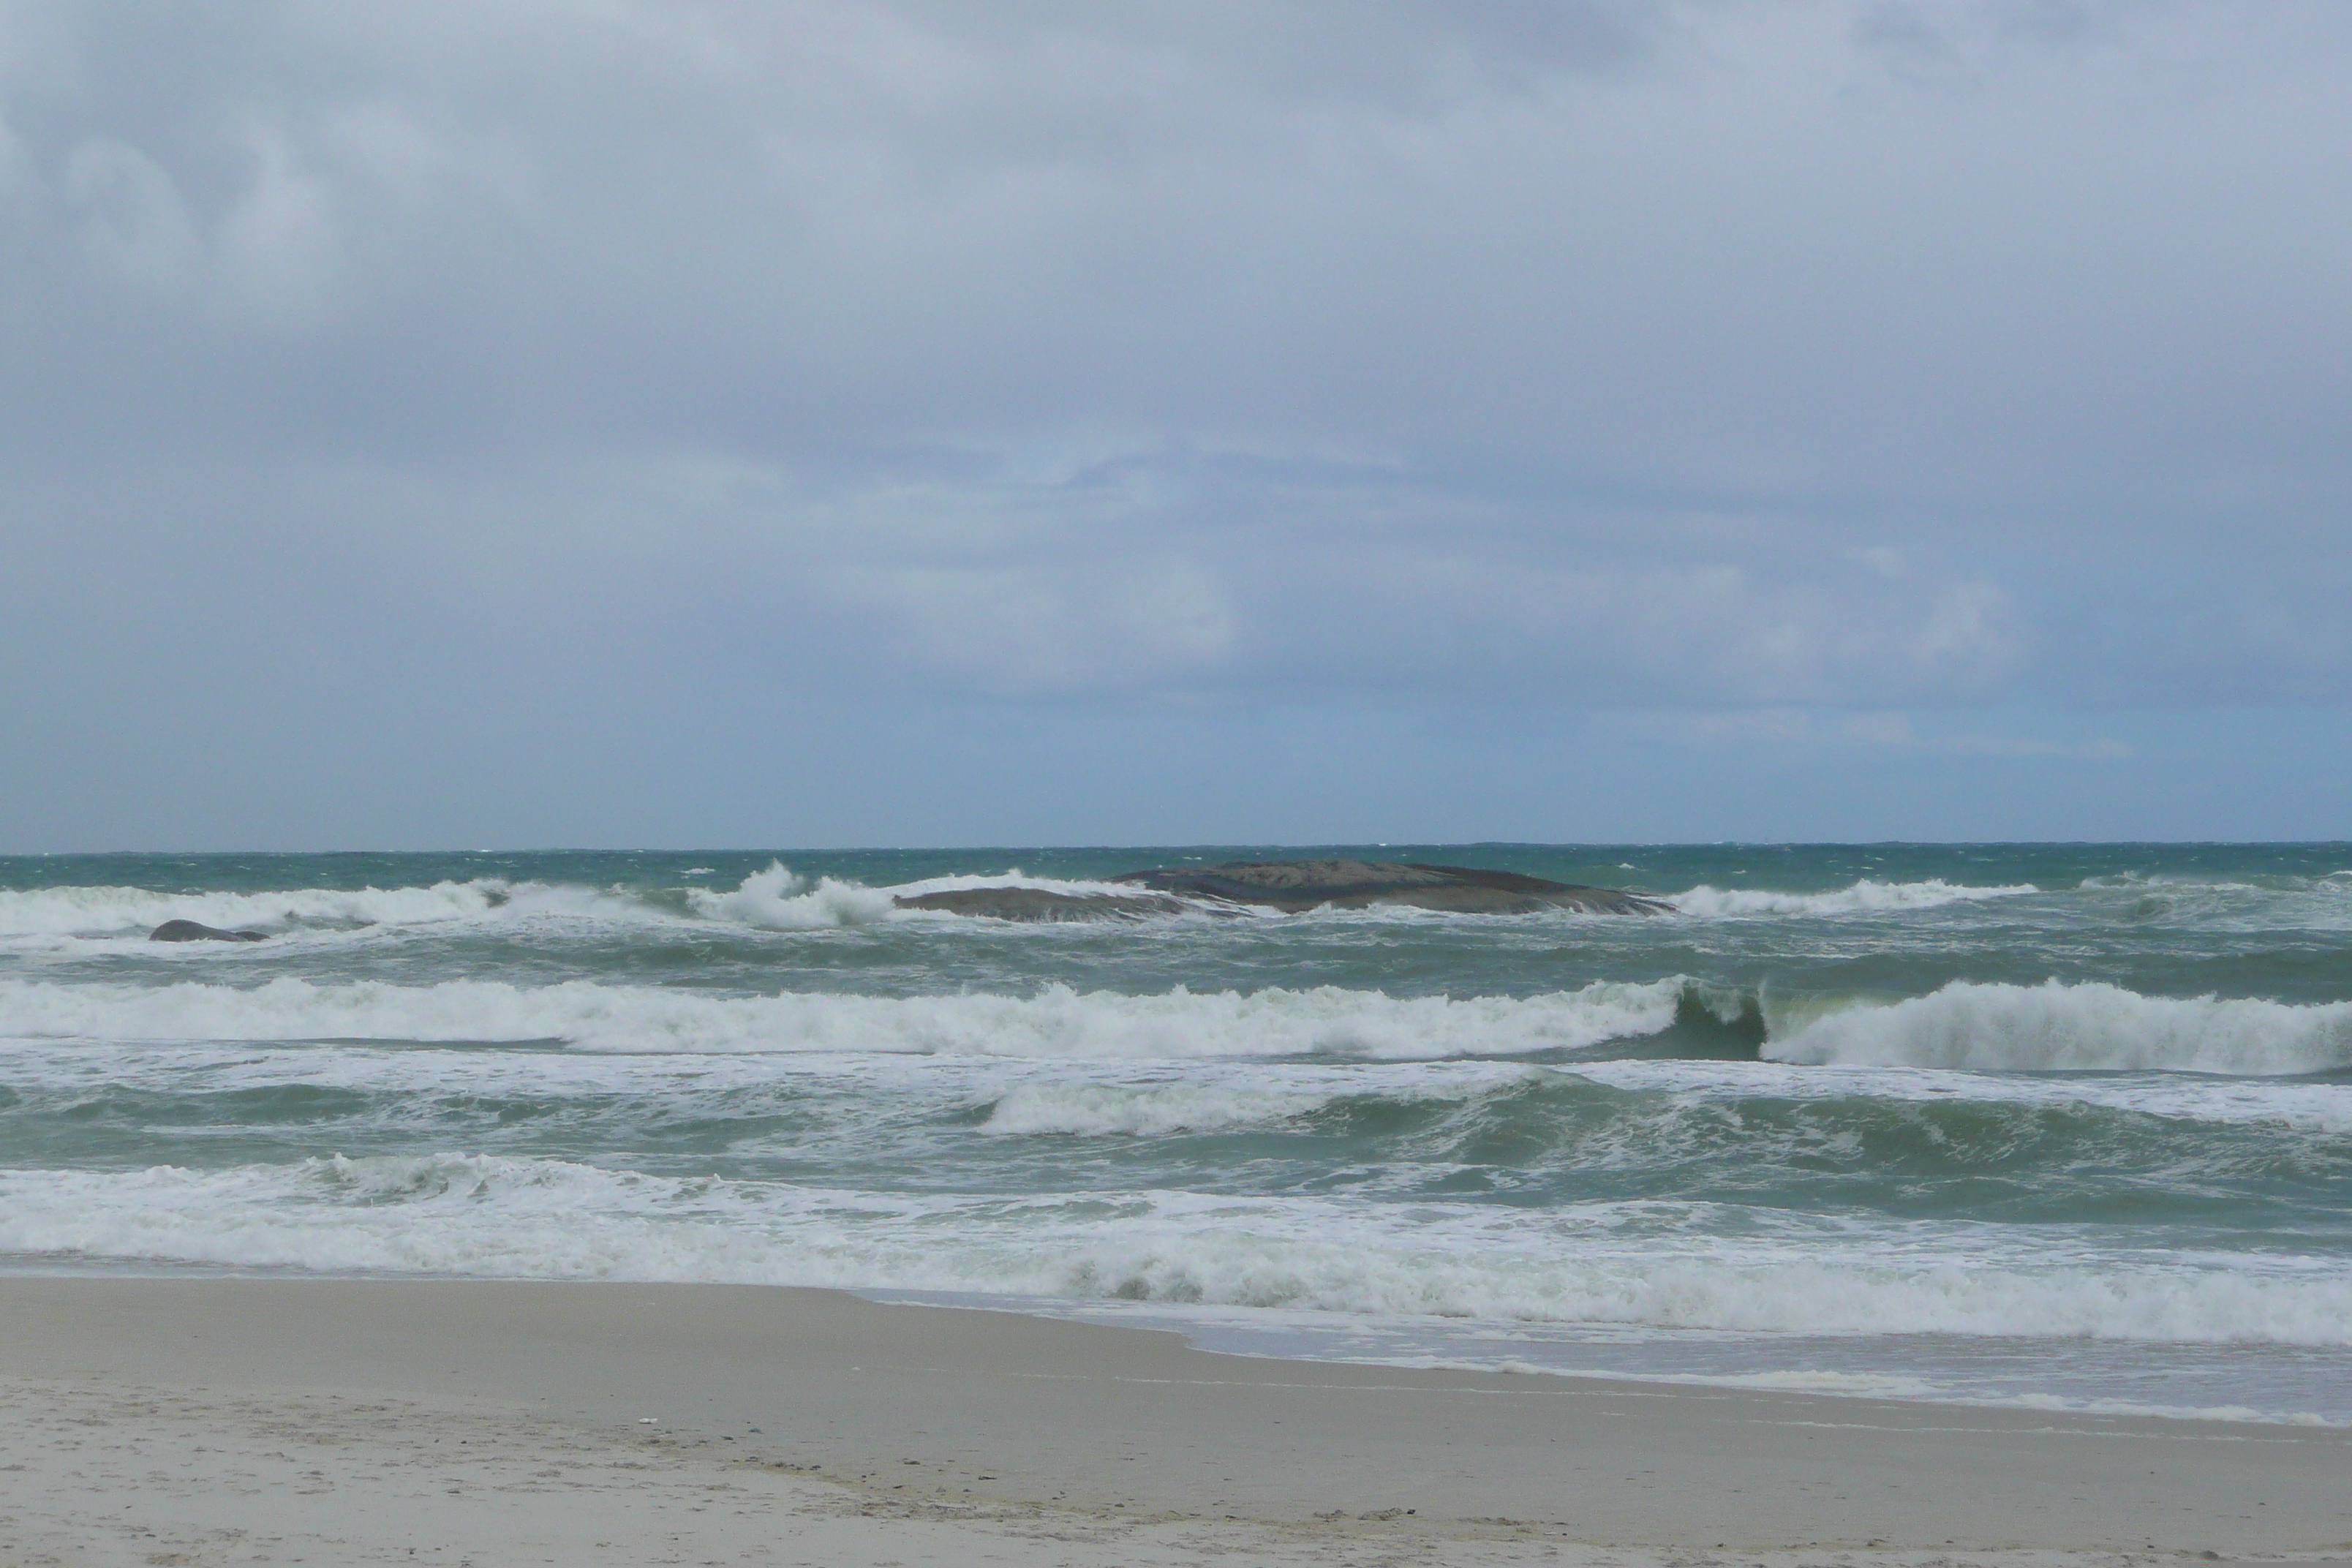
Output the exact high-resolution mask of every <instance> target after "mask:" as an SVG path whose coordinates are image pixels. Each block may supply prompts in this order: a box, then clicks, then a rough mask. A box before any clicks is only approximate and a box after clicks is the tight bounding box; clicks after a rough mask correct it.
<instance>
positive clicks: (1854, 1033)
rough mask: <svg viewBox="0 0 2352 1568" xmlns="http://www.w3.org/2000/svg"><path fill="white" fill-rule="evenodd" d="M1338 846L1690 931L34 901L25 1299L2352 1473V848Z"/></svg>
mask: <svg viewBox="0 0 2352 1568" xmlns="http://www.w3.org/2000/svg"><path fill="white" fill-rule="evenodd" d="M1312 852H1314V853H1331V852H1339V853H1347V854H1352V855H1356V856H1360V857H1363V858H1391V859H1416V860H1434V861H1444V862H1450V863H1455V864H1468V865H1483V866H1493V867H1499V868H1508V869H1512V870H1518V871H1525V872H1530V873H1533V874H1536V875H1540V876H1548V877H1555V878H1559V879H1563V880H1569V881H1578V882H1589V883H1598V884H1602V885H1608V886H1619V887H1626V888H1631V889H1637V890H1640V891H1643V892H1647V893H1653V894H1658V895H1663V896H1664V897H1666V898H1668V899H1670V900H1674V901H1675V903H1676V904H1677V905H1678V906H1679V907H1680V910H1681V911H1682V912H1680V913H1678V914H1676V915H1674V916H1671V917H1666V918H1662V919H1655V920H1640V919H1629V918H1622V917H1597V916H1580V915H1573V914H1566V913H1553V914H1545V915H1530V916H1509V917H1494V916H1449V915H1436V914H1427V913H1420V912H1416V911H1411V910H1356V911H1319V912H1316V913H1311V914H1306V915H1296V916H1275V915H1265V916H1254V917H1244V918H1238V919H1235V918H1222V917H1219V916H1215V915H1212V914H1209V913H1205V912H1204V913H1201V914H1192V915H1181V916H1175V917H1167V918H1160V919H1154V920H1149V921H1139V922H1134V923H1127V924H1114V925H1063V926H1023V925H1012V924H1005V923H1001V922H997V921H984V920H973V919H968V918H964V917H958V916H952V915H935V914H908V913H906V912H903V911H894V910H892V908H891V906H890V901H889V895H890V893H891V891H893V890H901V891H903V890H907V889H908V888H910V887H914V888H929V887H937V886H941V885H953V879H959V878H977V879H989V880H993V879H999V878H1001V877H1003V875H1005V874H1007V873H1010V872H1013V871H1015V870H1016V869H1017V871H1018V872H1019V874H1021V875H1022V876H1024V877H1025V878H1027V879H1031V880H1034V881H1039V882H1044V883H1047V884H1051V885H1070V886H1076V887H1085V886H1087V885H1089V884H1090V883H1092V882H1093V881H1094V880H1095V879H1101V878H1104V877H1108V876H1110V875H1114V874H1116V873H1118V872H1121V871H1126V870H1131V869H1136V868H1142V867H1148V866H1154V865H1173V864H1185V863H1200V862H1206V861H1212V860H1216V859H1223V858H1245V857H1265V858H1271V857H1273V856H1275V855H1283V856H1289V855H1296V854H1299V853H1303V852H1302V851H1298V850H1295V849H1294V850H1282V851H1275V850H1267V849H1264V848H1262V847H1246V846H1235V847H1213V848H1185V849H1155V848H1148V847H1147V848H1124V849H1116V848H1115V849H1099V850H1097V849H1084V850H1081V849H999V850H971V851H921V852H863V853H856V854H845V853H826V854H816V853H810V854H798V853H782V854H778V853H772V852H766V851H762V852H760V853H756V854H735V853H730V854H718V853H702V854H692V855H670V854H562V853H555V854H518V855H499V854H483V855H383V856H356V855H354V856H268V857H215V856H203V857H145V856H106V857H46V858H16V859H0V1253H5V1255H6V1256H7V1258H9V1259H10V1260H12V1261H13V1263H14V1264H15V1265H16V1267H20V1268H124V1267H131V1268H235V1269H246V1270H251V1269H308V1270H326V1271H335V1272H354V1271H357V1272H386V1273H439V1274H452V1273H454V1274H469V1275H506V1276H544V1277H565V1278H622V1279H730V1280H747V1281H774V1282H782V1283H808V1284H827V1285H841V1286H847V1287H850V1288H854V1289H864V1290H867V1291H870V1292H874V1293H877V1294H881V1295H901V1296H916V1297H920V1298H924V1299H944V1300H971V1301H990V1302H997V1303H1005V1302H1010V1303H1012V1304H1015V1305H1018V1306H1021V1307H1023V1308H1024V1309H1026V1310H1040V1311H1053V1312H1063V1313H1077V1314H1083V1315H1108V1316H1111V1317H1115V1318H1119V1319H1123V1320H1141V1321H1153V1322H1160V1323H1170V1322H1172V1323H1175V1324H1177V1325H1179V1326H1182V1327H1185V1328H1187V1329H1189V1330H1190V1331H1192V1332H1193V1333H1194V1334H1195V1335H1196V1336H1197V1337H1199V1338H1201V1339H1202V1341H1203V1342H1207V1343H1211V1344H1216V1345H1224V1346H1230V1347H1233V1348H1237V1349H1247V1350H1259V1351H1273V1352H1285V1353H1307V1354H1320V1355H1346V1356H1355V1357H1367V1358H1374V1359H1390V1360H1403V1361H1415V1360H1420V1361H1442V1362H1450V1363H1468V1364H1481V1365H1511V1366H1518V1367H1525V1368H1528V1369H1530V1370H1536V1369H1543V1370H1552V1371H1576V1372H1586V1373H1612V1374H1632V1375H1647V1376H1658V1375H1668V1376H1682V1377H1696V1378H1704V1379H1709V1380H1733V1381H1745V1382H1752V1383H1761V1384H1773V1385H1784V1386H1801V1387H1814V1388H1823V1389H1829V1390H1832V1391H1838V1390H1846V1391H1853V1392H1859V1393H1895V1394H1910V1395H1916V1396H1918V1397H1927V1398H1969V1399H1998V1400H2008V1401H2019V1400H2023V1401H2029V1402H2038V1403H2050V1404H2059V1405H2069V1404H2071V1405H2083V1404H2088V1405H2103V1406H2129V1407H2133V1408H2146V1409H2159V1410H2183V1411H2185V1410H2209V1411H2210V1410H2229V1411H2233V1412H2237V1413H2240V1414H2243V1415H2253V1416H2260V1417H2263V1418H2268V1419H2292V1418H2318V1419H2326V1420H2332V1421H2352V846H2346V845H2318V846H2288V847H2280V846H2186V847H2182V846H2169V847H2160V846H2137V845H2104V846H2055V847H2035V846H2021V847H2020V846H1974V847H1967V846H1963V847H1923V846H1869V847H1778V846H1775V847H1759V846H1698V847H1519V846H1475V847H1461V846H1454V847H1439V846H1402V845H1399V846H1351V847H1337V848H1336V851H1335V850H1319V851H1312ZM182 916H184V917H188V918H193V919H196V920H200V921H206V922H208V923H212V924H215V925H235V926H250V927H255V928H257V929H261V930H264V931H268V932H269V933H270V940H268V941H267V942H256V943H250V944H236V945H226V944H220V945H215V944H190V945H166V944H158V943H152V942H148V941H146V940H145V938H146V932H147V931H149V930H150V929H151V928H152V927H153V926H154V925H155V924H157V923H159V922H160V921H163V920H166V919H171V918H175V917H182Z"/></svg>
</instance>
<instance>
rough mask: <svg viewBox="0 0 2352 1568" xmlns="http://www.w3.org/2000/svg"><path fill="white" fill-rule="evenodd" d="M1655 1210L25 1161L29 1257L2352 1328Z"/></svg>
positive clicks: (1860, 1320)
mask: <svg viewBox="0 0 2352 1568" xmlns="http://www.w3.org/2000/svg"><path fill="white" fill-rule="evenodd" d="M1656 1206H1657V1205H1585V1206H1583V1207H1581V1208H1574V1209H1569V1210H1565V1211H1562V1210H1553V1211H1548V1212H1539V1213H1529V1212H1526V1211H1519V1210H1515V1209H1511V1208H1507V1207H1497V1206H1494V1205H1465V1204H1445V1203H1436V1202H1424V1203H1420V1204H1415V1205H1381V1204H1377V1203H1364V1202H1353V1201H1349V1200H1346V1199H1338V1198H1322V1197H1313V1196H1286V1197H1245V1196H1226V1195H1220V1194H1190V1193H1177V1192H1165V1191H1162V1192H1146V1193H1135V1192H1121V1193H1107V1194H1091V1193H1087V1192H1084V1191H1076V1192H1067V1193H1061V1194H1041V1195H1037V1196H1034V1197H1030V1198H1015V1197H1006V1196H1002V1195H987V1196H970V1197H967V1196H961V1195H956V1194H912V1195H909V1194H886V1193H871V1192H861V1193H845V1192H835V1191H830V1190H825V1189H814V1188H804V1187H795V1186H791V1185H787V1184H777V1183H747V1182H734V1181H727V1180H722V1179H719V1178H717V1177H699V1178H681V1177H669V1176H654V1175H646V1174H642V1173H632V1172H627V1171H614V1170H606V1169H603V1168H600V1167H596V1166H592V1165H585V1164H576V1163H566V1162H562V1161H551V1160H520V1159H508V1158H499V1157H489V1156H480V1155H471V1156H468V1155H457V1154H436V1155H421V1156H377V1157H371V1158H365V1159H344V1158H341V1157H340V1156H336V1157H327V1158H320V1159H310V1160H305V1161H302V1162H299V1163H295V1164H291V1165H273V1166H247V1167H239V1168H236V1169H230V1170H224V1171H214V1172H194V1171H188V1170H183V1169H177V1168H173V1167H169V1166H158V1167H153V1168H151V1169H148V1170H144V1171H138V1172H128V1173H96V1172H79V1171H5V1172H0V1251H5V1252H9V1253H14V1254H17V1255H19V1256H23V1255H34V1256H45V1257H49V1258H89V1259H99V1258H105V1259H117V1260H134V1259H143V1260H173V1261H180V1262H189V1263H205V1264H226V1265H236V1266H244V1267H290V1268H312V1269H367V1270H388V1271H396V1272H430V1273H456V1274H475V1275H499V1276H509V1277H523V1278H557V1279H583V1278H588V1279H679V1280H731V1281H739V1282H745V1283H769V1284H799V1285H832V1286H859V1287H866V1288H871V1289H919V1290H959V1291H971V1292H981V1293H989V1294H997V1295H1015V1296H1034V1297H1059V1298H1063V1299H1068V1300H1122V1299H1123V1300H1150V1301H1164V1302H1173V1303H1181V1304H1204V1305H1230V1306H1237V1307H1248V1308H1261V1309H1281V1310H1315V1311H1326V1312H1338V1313H1346V1314H1354V1315H1360V1316H1372V1317H1379V1318H1400V1317H1432V1316H1434V1317H1441V1318H1454V1319H1465V1318H1467V1319H1480V1320H1488V1321H1521V1322H1532V1323H1578V1324H1616V1325H1624V1326H1627V1327H1631V1328H1638V1329H1703V1330H1717V1331H1736V1332H1772V1333H1805V1334H1813V1335H1852V1334H1885V1333H1915V1334H1916V1333H1937V1334H1956V1335H1969V1336H2015V1337H2023V1338H2034V1339H2052V1338H2061V1339H2063V1338H2079V1339H2107V1340H2127V1341H2141V1342H2159V1343H2167V1342H2168V1343H2183V1344H2216V1343H2270V1344H2288V1345H2312V1346H2344V1345H2347V1344H2352V1277H2347V1274H2346V1272H2345V1271H2344V1270H2343V1269H2342V1268H2326V1269H2315V1268H2307V1267H2306V1268H2290V1267H2284V1266H2281V1267H2278V1268H2269V1269H2267V1271H2266V1269H2265V1266H2264V1265H2263V1262H2262V1260H2259V1259H2251V1260H2242V1261H2241V1264H2240V1266H2238V1267H2231V1268H2214V1267H2197V1266H2194V1265H2192V1264H2189V1263H2185V1262H2184V1263H2176V1264H2153V1265H2152V1264H2150V1263H2149V1262H2147V1260H2145V1259H2140V1260H2125V1261H2112V1260H2104V1259H2101V1258H2096V1257H2093V1256H2083V1255H2070V1254H2068V1253H2066V1252H2064V1251H2063V1249H2053V1248H2052V1247H2050V1246H2049V1245H2047V1244H2046V1243H2044V1242H2041V1241H2039V1240H2037V1239H2036V1238H2034V1237H2031V1236H2028V1235H2026V1234H2025V1231H2024V1230H2023V1229H2004V1228H2003V1227H1997V1226H1985V1227H1980V1229H1979V1232H1978V1233H1975V1234H1971V1235H1970V1236H1969V1237H1960V1238H1952V1245H1951V1247H1948V1248H1947V1247H1937V1246H1932V1245H1923V1241H1924V1239H1925V1238H1924V1237H1922V1236H1920V1235H1917V1234H1914V1233H1912V1232H1910V1231H1907V1230H1905V1229H1904V1228H1903V1227H1900V1226H1885V1225H1881V1226H1853V1225H1849V1226H1843V1227H1841V1228H1840V1229H1838V1230H1837V1231H1836V1232H1835V1233H1834V1237H1833V1239H1832V1240H1830V1241H1828V1242H1822V1241H1820V1240H1816V1241H1815V1242H1813V1243H1811V1244H1808V1245H1803V1246H1799V1245H1795V1244H1790V1243H1775V1242H1772V1241H1770V1240H1769V1239H1767V1240H1759V1239H1758V1238H1755V1237H1747V1238H1731V1237H1720V1236H1706V1235H1702V1234H1696V1233H1693V1234H1685V1235H1681V1236H1676V1237H1664V1238H1661V1237H1655V1236H1654V1235H1653V1236H1649V1237H1642V1236H1634V1237H1620V1235H1619V1231H1620V1228H1621V1225H1622V1217H1621V1216H1620V1215H1617V1214H1616V1213H1614V1212H1612V1210H1613V1209H1617V1208H1624V1207H1633V1208H1639V1209H1654V1208H1655V1207H1656ZM1651 1228H1652V1229H1653V1230H1654V1226H1652V1227H1651ZM1880 1231H1885V1233H1886V1234H1878V1232H1880Z"/></svg>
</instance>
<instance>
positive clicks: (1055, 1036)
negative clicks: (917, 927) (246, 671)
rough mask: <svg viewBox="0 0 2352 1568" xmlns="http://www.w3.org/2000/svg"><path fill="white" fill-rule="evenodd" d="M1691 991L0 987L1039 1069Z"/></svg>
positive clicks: (1549, 1035) (1471, 1042)
mask: <svg viewBox="0 0 2352 1568" xmlns="http://www.w3.org/2000/svg"><path fill="white" fill-rule="evenodd" d="M1683 990H1684V982H1683V981H1681V980H1680V979H1673V980H1663V981H1657V982H1654V983H1653V984H1618V983H1615V982H1609V981H1595V982H1593V983H1592V984H1589V985H1586V986H1584V987H1582V988H1581V989H1580V990H1576V991H1565V992H1554V993H1552V994H1548V995H1541V996H1529V997H1505V996H1474V997H1465V998H1449V997H1444V996H1418V997H1407V998H1398V997H1391V996H1389V995H1386V994H1382V993H1381V992H1378V991H1353V990H1346V989H1343V988H1341V987H1339V986H1330V985H1326V986H1318V987H1316V988H1314V989H1312V990H1297V991H1291V990H1284V989H1280V988H1268V989H1266V990H1264V991H1256V992H1249V993H1243V992H1234V991H1222V992H1205V993H1194V992H1191V991H1187V990H1185V989H1183V988H1181V987H1178V988H1177V989H1175V990H1172V991H1168V992H1162V993H1160V994H1157V995H1147V996H1128V995H1122V994H1117V993H1113V992H1106V991H1093V992H1079V991H1075V990H1072V989H1071V988H1070V987H1068V986H1066V985H1058V984H1057V985H1048V986H1045V987H1043V988H1041V989H1040V990H1039V991H1037V992H1036V993H1035V994H1033V995H1029V996H992V995H960V996H916V997H886V996H855V995H825V994H800V993H793V992H786V993H783V994H780V995H774V996H736V997H728V996H710V995H704V994H697V993H693V992H687V991H678V990H672V989H667V988H664V987H659V986H635V985H604V984H596V983H593V982H590V981H566V982H564V983H562V984H555V985H544V986H521V985H514V984H509V983H507V982H504V981H489V980H450V981H444V982H442V983H440V984H434V985H415V986H406V985H389V984H381V983H378V982H373V981H362V982H357V983H352V984H314V983H313V982H310V981H308V980H299V979H293V978H280V979H277V980H272V981H270V982H268V984H263V985H256V986H230V985H218V984H196V983H192V982H184V983H182V984H173V985H157V986H139V985H127V984H89V985H61V984H52V983H49V982H45V981H26V980H0V1036H7V1035H16V1036H26V1037H77V1038H83V1039H94V1040H190V1039H212V1040H289V1039H389V1040H487V1041H495V1040H562V1041H565V1042H568V1043H570V1044H573V1045H578V1046H584V1047H597V1048H604V1049H614V1050H688V1051H900V1052H904V1051H916V1052H936V1053H946V1054H957V1055H977V1056H1009V1057H1045V1058H1201V1057H1238V1058H1246V1057H1276V1056H1297V1055H1312V1054H1324V1055H1344V1056H1356V1057H1370V1058H1393V1059H1413V1058H1443V1057H1453V1056H1465V1055H1473V1054H1477V1055H1513V1054H1521V1053H1525V1052H1529V1051H1538V1050H1547V1049H1559V1048H1567V1049H1574V1048H1580V1047H1588V1046H1593V1045H1598V1044H1600V1043H1601V1042H1602V1041H1604V1040H1611V1039H1616V1038H1621V1037H1626V1036H1633V1035H1648V1034H1655V1033H1657V1032H1658V1031H1660V1030H1663V1029H1664V1028H1666V1027H1667V1026H1670V1025H1671V1024H1672V1023H1673V1022H1674V1019H1675V1007H1676V1005H1677V1002H1678V1000H1679V999H1680V997H1681V995H1682V994H1683Z"/></svg>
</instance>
